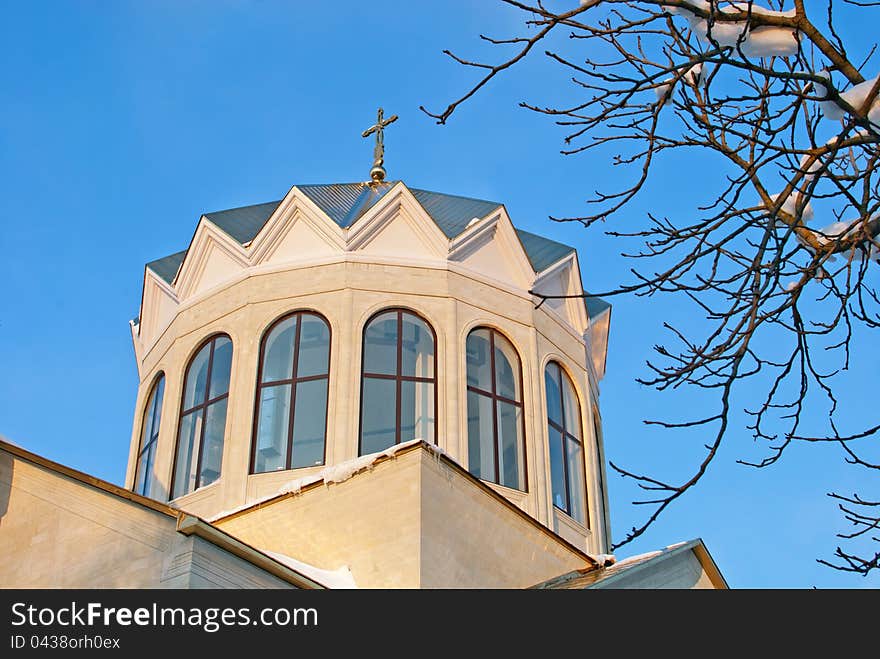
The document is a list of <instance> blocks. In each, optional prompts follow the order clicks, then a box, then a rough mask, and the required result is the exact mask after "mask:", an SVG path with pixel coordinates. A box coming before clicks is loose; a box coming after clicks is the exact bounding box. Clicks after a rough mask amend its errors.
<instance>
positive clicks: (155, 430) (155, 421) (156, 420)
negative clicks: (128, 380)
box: [131, 371, 165, 497]
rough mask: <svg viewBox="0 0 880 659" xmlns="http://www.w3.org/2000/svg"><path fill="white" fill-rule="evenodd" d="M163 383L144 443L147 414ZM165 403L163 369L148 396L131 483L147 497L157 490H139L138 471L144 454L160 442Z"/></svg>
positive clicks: (153, 465)
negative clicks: (160, 397) (148, 433)
mask: <svg viewBox="0 0 880 659" xmlns="http://www.w3.org/2000/svg"><path fill="white" fill-rule="evenodd" d="M160 384H161V385H162V400H161V401H160V402H159V404H158V405H156V406H155V407H153V414H152V418H151V419H150V422H151V423H150V438H149V440H148V441H147V442H146V443H144V439H146V437H145V433H146V431H147V414H149V413H150V406H151V405H152V403H153V401H154V398H155V396H156V390H157V388H158V387H159V385H160ZM164 403H165V373H164V372H163V371H159V373H158V374H157V375H156V377H155V378H154V379H153V384H152V386H151V387H150V395H149V396H147V404H146V405H145V406H144V413H143V415H141V428H140V436H141V439H140V442H139V443H138V454H137V461H136V462H135V465H134V482H133V483H132V485H131V491H132V492H134V493H135V494H140V495H141V496H145V497H154V496H155V492H153V493H150V494H147V493H146V492H144V491H141V492H138V484H137V479H138V473H139V472H140V468H141V464H142V461H143V459H144V454H145V453H147V452H148V451H149V450H150V449H151V448H153V447H154V446H156V445H157V444H158V442H159V425H160V424H161V422H162V405H164ZM155 460H156V456H155V452H154V453H153V464H152V467H153V468H155V466H156V465H155ZM148 482H149V481H148V479H147V478H144V485H145V486H146V485H147V483H148Z"/></svg>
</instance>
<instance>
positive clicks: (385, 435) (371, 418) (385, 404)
mask: <svg viewBox="0 0 880 659" xmlns="http://www.w3.org/2000/svg"><path fill="white" fill-rule="evenodd" d="M396 390H397V384H396V382H395V381H394V380H385V379H379V378H370V377H364V394H363V401H361V406H362V410H361V455H366V454H367V453H376V452H377V451H384V450H385V449H386V448H388V447H389V446H392V445H393V444H394V435H395V433H394V430H395V423H396V416H397V400H396V397H397V395H396Z"/></svg>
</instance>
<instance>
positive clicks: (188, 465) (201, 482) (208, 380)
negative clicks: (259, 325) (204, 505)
mask: <svg viewBox="0 0 880 659" xmlns="http://www.w3.org/2000/svg"><path fill="white" fill-rule="evenodd" d="M227 347H228V350H227ZM215 353H216V357H217V359H216V360H215ZM234 356H235V351H234V344H233V340H232V337H231V336H230V335H229V334H228V333H226V332H214V333H213V334H210V335H209V336H207V337H206V338H204V339H202V341H200V342H199V343H198V344H196V347H195V348H194V349H193V350H192V351H191V352H190V354H189V356H188V357H187V360H186V362H185V363H186V367H185V368H184V369H183V373H182V377H181V392H180V403H179V407H178V414H177V427H176V441H175V447H174V460H173V464H172V471H171V484H170V487H169V493H170V495H169V499H176V498H178V497H181V496H184V495H186V494H189V493H191V492H194V491H195V490H197V489H199V488H200V487H204V486H206V485H210V484H211V483H213V482H215V481H216V480H217V479H219V477H220V472H221V469H222V462H223V448H224V446H225V438H226V430H227V428H226V417H227V404H228V400H229V393H230V392H229V390H230V387H231V382H232V366H233V358H234ZM200 358H203V359H204V360H205V365H204V376H203V378H202V382H201V383H200V382H199V376H200V372H199V371H198V370H197V371H196V372H195V377H194V379H193V380H192V381H191V380H190V377H191V375H193V368H194V367H196V366H200V364H199V363H198V362H199V360H200ZM215 364H216V366H217V368H216V369H215ZM190 384H192V386H190ZM217 392H220V393H217ZM209 433H210V434H209ZM184 434H186V435H187V437H186V443H185V444H184V442H182V441H181V440H183V439H184ZM206 445H207V446H206ZM206 448H207V449H208V450H206ZM206 453H210V455H209V456H208V462H207V463H206V462H205V454H206ZM184 456H185V459H182V458H184Z"/></svg>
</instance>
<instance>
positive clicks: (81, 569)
mask: <svg viewBox="0 0 880 659" xmlns="http://www.w3.org/2000/svg"><path fill="white" fill-rule="evenodd" d="M0 556H3V560H2V561H0V587H3V588H290V587H291V585H290V584H289V583H287V582H285V581H282V580H281V579H278V578H276V577H274V576H272V575H270V574H267V573H266V572H264V571H263V570H261V569H259V568H257V567H255V566H254V565H252V564H250V563H248V562H247V561H244V560H242V559H240V558H238V557H236V556H233V555H231V554H229V553H228V552H226V551H224V550H222V549H220V548H218V547H216V546H214V545H212V544H211V543H209V542H207V541H205V540H203V539H201V538H198V537H195V536H189V537H188V536H185V535H183V534H181V533H178V532H177V531H176V517H174V516H170V515H168V514H163V513H161V512H158V511H155V510H151V509H149V508H146V507H144V506H142V505H139V504H137V503H134V502H132V501H128V500H126V499H122V498H120V497H118V496H114V495H112V494H110V493H108V492H105V491H102V490H100V489H97V488H94V487H90V486H88V485H86V484H83V483H81V482H79V481H76V480H74V479H71V478H68V477H66V476H63V475H60V474H58V473H56V472H53V471H51V470H49V469H47V468H45V467H42V466H40V465H36V464H33V463H31V462H28V461H26V460H22V459H19V458H17V457H16V456H13V455H12V454H10V453H8V452H6V451H4V450H3V449H2V448H0Z"/></svg>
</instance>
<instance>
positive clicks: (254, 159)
mask: <svg viewBox="0 0 880 659" xmlns="http://www.w3.org/2000/svg"><path fill="white" fill-rule="evenodd" d="M518 22H519V16H518V15H517V14H516V13H515V12H512V11H510V10H507V9H504V8H501V7H499V6H497V5H496V4H495V3H494V2H489V1H482V0H481V1H477V0H471V1H464V0H444V2H442V3H422V2H419V3H412V2H399V1H389V2H384V3H365V2H350V1H348V0H338V1H337V2H334V3H306V2H259V3H257V2H234V1H226V2H207V1H205V2H195V1H189V0H187V1H184V2H180V1H176V2H161V1H151V2H113V3H108V2H86V1H80V2H53V3H38V2H32V3H12V2H0V43H2V49H3V59H2V61H3V65H2V67H0V193H2V194H0V226H2V231H0V253H2V259H0V281H2V282H3V288H2V291H3V294H2V295H0V364H2V371H0V372H2V374H3V377H2V378H0V433H3V434H4V435H6V436H8V437H9V438H11V439H13V440H14V441H16V442H18V443H20V444H22V445H23V446H25V447H26V448H28V449H30V450H32V451H34V452H36V453H38V454H41V455H44V456H46V457H48V458H51V459H53V460H57V461H59V462H62V463H64V464H67V465H70V466H72V467H75V468H77V469H81V470H83V471H86V472H88V473H91V474H94V475H96V476H99V477H101V478H105V479H107V480H110V481H112V482H116V483H121V481H122V479H123V475H124V469H125V462H126V458H127V452H128V444H129V437H130V433H131V425H132V417H133V405H134V400H135V393H136V388H137V373H136V369H135V363H134V358H133V351H132V347H131V339H130V334H129V329H128V321H129V319H130V318H133V317H134V316H136V315H137V313H138V305H139V302H140V295H141V284H142V277H143V264H144V263H145V262H147V261H150V260H152V259H155V258H158V257H160V256H164V255H167V254H170V253H172V252H175V251H178V250H180V249H183V248H185V247H186V245H187V244H188V241H189V239H190V237H191V236H192V232H193V230H194V228H195V225H196V222H197V220H198V218H199V216H200V214H201V213H203V212H209V211H214V210H221V209H225V208H231V207H235V206H241V205H246V204H252V203H259V202H264V201H270V200H274V199H278V198H280V197H281V196H282V195H283V194H284V193H285V192H286V191H287V190H288V189H289V187H290V186H291V185H294V184H298V183H331V182H350V181H359V180H364V179H365V178H367V175H368V171H369V167H370V164H371V158H372V145H371V143H369V142H368V141H367V140H363V139H361V137H360V133H361V131H362V130H363V129H365V128H366V127H368V126H369V125H370V124H371V123H372V122H373V121H374V119H375V112H376V108H377V107H378V106H379V105H382V106H384V108H385V110H386V115H387V114H392V113H396V114H398V115H399V116H400V119H399V120H398V122H397V123H396V124H395V125H394V126H392V127H391V128H389V129H388V131H387V134H386V139H385V143H386V167H387V169H388V176H389V178H391V179H403V180H404V181H405V182H407V183H408V184H410V185H412V186H414V187H421V188H426V189H429V190H437V191H441V192H447V193H451V194H460V195H467V196H473V197H479V198H485V199H492V200H497V201H500V202H503V203H504V204H505V205H506V206H507V209H508V211H509V213H510V215H511V217H512V218H513V221H514V222H515V223H516V224H517V225H518V226H520V227H522V228H525V229H528V230H531V231H534V232H537V233H541V234H543V235H546V236H548V237H551V238H554V239H556V240H560V241H563V242H567V243H569V244H572V245H574V246H576V247H577V248H578V252H579V255H580V260H581V266H582V270H583V275H584V282H585V284H586V286H587V288H588V289H592V290H597V289H604V288H608V287H611V286H613V285H614V284H615V283H616V282H619V281H621V280H622V279H624V278H625V277H626V274H627V269H628V267H629V266H630V264H629V263H628V262H626V261H625V260H623V259H622V258H620V252H621V251H623V246H622V245H621V244H619V243H618V242H615V241H613V240H611V239H609V238H607V237H605V236H603V235H602V234H601V232H600V231H598V230H590V231H586V230H584V229H583V228H582V227H580V226H579V225H561V224H555V223H552V222H550V221H549V220H548V219H547V216H548V215H556V216H571V215H577V214H579V213H582V212H584V208H585V206H584V201H585V200H586V199H587V198H588V197H589V196H590V195H591V193H592V192H593V191H594V190H595V189H596V188H599V187H601V186H602V185H606V184H608V183H610V182H613V181H614V180H615V177H617V176H619V175H620V173H619V172H617V171H616V170H613V169H612V168H610V167H609V165H608V160H607V158H605V157H600V156H599V155H595V156H591V155H586V156H578V157H563V156H561V155H560V154H559V149H560V148H561V137H562V135H563V133H562V132H561V131H560V129H559V128H558V127H556V126H554V125H553V124H552V123H551V122H549V121H547V120H546V119H545V118H542V117H539V116H536V115H533V114H531V113H529V112H527V111H526V110H521V109H519V108H517V107H516V103H517V102H518V101H520V100H533V101H536V102H539V103H541V104H549V103H552V102H554V101H555V100H557V99H559V100H564V99H570V98H572V93H573V90H572V89H571V87H570V86H569V85H568V83H567V81H566V77H565V74H564V73H563V72H561V71H559V70H557V69H555V68H553V67H551V66H548V65H547V64H546V63H545V62H543V61H541V59H540V58H537V59H535V61H529V62H526V63H525V64H524V65H523V66H522V67H521V70H520V71H518V72H517V73H516V74H515V75H511V76H508V77H506V78H504V79H502V80H499V81H498V82H497V84H494V85H492V86H491V87H490V88H489V89H487V90H486V91H485V92H484V93H482V94H480V95H478V96H477V97H475V98H474V99H472V100H471V101H470V102H469V103H468V104H466V105H465V106H463V107H462V108H461V109H460V110H459V111H458V112H457V113H456V115H455V116H454V118H453V119H452V120H451V122H450V124H449V125H448V126H442V127H441V126H436V125H435V124H434V123H433V121H432V120H431V119H429V118H428V117H426V116H425V115H424V114H422V113H421V112H420V111H419V110H418V107H419V105H423V104H424V105H426V106H428V107H429V108H432V109H435V110H439V109H442V108H443V107H445V105H446V104H447V103H448V102H449V101H450V100H451V99H453V98H454V97H455V96H456V94H458V93H459V92H461V91H462V90H464V89H465V88H466V86H467V85H468V83H469V82H471V81H472V80H473V79H474V72H473V71H468V70H466V69H463V68H462V67H459V66H457V65H455V64H453V63H452V62H451V61H450V60H448V59H447V58H446V57H445V56H443V55H442V54H441V50H443V49H444V48H451V49H453V50H455V51H456V52H460V53H461V54H466V55H477V54H479V53H480V52H485V50H484V48H483V46H481V45H480V44H479V43H478V39H477V35H478V34H479V33H481V32H487V33H489V34H492V35H493V36H509V35H510V34H511V33H512V31H513V30H515V29H516V27H517V25H518ZM670 164H671V166H670V167H669V168H667V169H666V171H665V172H663V173H661V174H660V175H658V176H657V177H656V179H655V180H654V181H653V182H652V184H651V186H649V189H648V190H647V191H646V194H645V195H643V197H642V198H640V199H639V200H638V203H636V204H635V205H634V206H633V207H632V208H631V209H629V210H627V211H626V212H625V213H623V214H622V215H621V217H620V221H621V222H632V223H635V224H637V223H639V222H641V221H642V220H643V218H644V213H645V211H646V210H647V209H649V208H653V209H657V208H658V207H660V208H663V209H664V210H665V211H666V212H667V213H672V214H674V213H681V212H688V211H691V210H692V209H693V202H692V200H690V199H689V198H688V195H687V194H686V190H684V191H682V192H683V193H682V194H670V190H675V189H679V190H680V189H681V188H680V186H679V181H680V177H681V176H682V175H683V170H682V169H681V167H685V166H691V167H693V163H688V162H683V163H682V164H681V165H680V166H679V165H678V163H675V162H672V163H670ZM684 175H686V176H689V177H697V178H701V177H702V178H705V179H711V176H710V175H707V174H706V173H705V171H697V172H693V173H692V172H687V171H686V170H685V171H684ZM689 202H690V203H689ZM613 303H614V311H613V317H612V336H611V344H610V351H609V356H608V364H607V368H608V375H607V377H606V379H605V381H604V382H603V383H602V400H601V405H602V411H603V417H604V423H605V442H606V445H605V446H606V448H605V450H606V455H607V457H608V458H609V459H611V460H613V461H615V462H617V463H620V464H623V465H625V466H628V467H632V468H635V469H642V470H645V471H649V472H651V473H656V474H658V475H661V476H669V475H674V474H680V475H682V476H683V475H685V474H686V473H687V470H688V469H689V468H690V467H691V466H692V465H694V464H696V460H697V459H698V458H699V456H700V453H699V450H700V445H701V444H702V442H703V441H705V437H700V436H698V435H694V434H693V433H691V434H689V435H685V434H679V435H676V434H668V433H666V434H661V433H660V432H658V431H656V430H652V429H651V428H649V427H646V426H644V425H642V424H641V422H640V420H641V419H642V418H645V417H650V416H652V415H654V414H656V413H658V412H667V413H669V414H671V415H673V416H674V415H675V414H677V413H680V414H686V413H688V412H690V411H692V410H693V409H695V407H696V406H699V405H704V404H705V401H704V400H702V399H700V398H696V397H694V396H693V395H692V394H691V393H689V392H676V393H674V394H672V395H665V396H658V395H657V394H655V393H653V392H652V391H651V390H648V389H645V388H643V387H640V386H639V385H637V384H636V383H635V382H634V377H635V376H637V375H640V374H641V375H643V374H644V373H645V371H644V369H643V365H644V361H645V359H646V358H648V357H649V356H650V349H651V346H652V345H653V344H654V343H657V342H660V341H661V340H662V337H663V334H662V329H661V324H662V323H663V321H664V320H671V319H676V320H679V321H681V320H682V314H684V313H688V312H687V311H686V310H685V308H684V307H683V306H682V305H680V304H678V303H675V302H672V301H670V300H659V299H658V300H632V299H626V298H616V299H615V300H613ZM684 322H687V317H686V316H685V317H684ZM876 355H877V351H876V350H874V351H873V352H872V354H870V355H869V356H868V357H866V359H865V360H863V361H862V362H859V363H857V364H856V368H855V369H854V371H853V372H852V373H851V374H849V375H848V376H847V378H846V379H845V380H844V381H842V383H841V385H840V386H841V389H840V392H841V394H842V398H843V404H844V406H845V407H846V406H849V407H848V409H851V410H852V414H853V415H854V417H855V418H856V419H857V420H859V419H861V420H864V419H865V418H867V416H866V415H868V414H869V413H870V412H871V410H872V398H871V397H869V396H870V391H871V390H872V388H873V384H874V383H875V382H876V377H875V376H876V372H877V368H878V366H880V364H878V358H877V356H876ZM728 444H729V446H727V447H726V448H725V449H724V450H723V451H722V454H721V455H720V457H719V459H718V460H717V462H716V464H714V465H713V466H712V468H711V470H710V472H709V474H708V475H707V476H706V478H705V481H704V482H703V483H702V485H701V486H700V487H699V488H698V490H697V491H695V492H693V493H692V494H691V495H690V496H687V497H686V498H685V499H684V500H683V501H680V502H678V503H676V504H674V505H673V507H672V508H671V509H670V510H669V511H668V512H667V513H666V514H665V515H664V516H663V517H662V518H661V520H660V522H659V523H657V524H656V525H655V526H654V527H653V528H652V529H651V530H650V531H649V532H648V533H646V534H645V536H644V537H643V538H641V539H639V540H638V541H637V542H634V543H632V544H631V545H628V546H627V547H625V548H623V549H621V550H620V552H619V554H620V555H630V554H633V553H639V552H642V551H649V550H652V549H655V548H658V547H662V546H665V545H668V544H671V543H675V542H679V541H682V540H686V539H690V538H694V537H702V538H703V539H704V541H705V542H706V544H707V546H708V548H709V550H710V552H711V553H712V555H713V556H714V557H715V559H716V561H717V563H718V565H719V567H720V569H721V570H722V572H723V573H724V574H725V576H726V577H727V579H728V581H729V582H730V584H731V585H732V586H736V587H811V586H818V587H865V586H872V587H877V586H878V585H880V582H878V577H877V576H874V577H871V578H870V579H862V578H859V577H854V576H848V575H843V574H839V573H836V572H833V571H831V570H829V569H828V568H823V567H821V566H819V565H817V564H816V562H815V558H816V557H819V556H824V557H829V556H830V555H831V554H832V552H833V549H834V546H835V541H836V539H835V538H834V533H835V532H837V531H840V530H844V527H843V522H842V520H841V518H840V517H839V516H838V513H837V512H836V508H835V505H834V503H833V502H832V501H831V500H829V499H828V498H827V497H826V496H825V493H826V492H828V491H831V490H842V491H844V492H847V491H852V490H854V489H857V488H858V487H863V488H868V487H869V485H868V480H867V479H866V478H865V476H863V475H862V474H860V473H859V472H858V471H856V470H854V468H852V467H848V466H847V465H845V464H843V463H842V461H841V460H840V459H839V456H838V454H837V452H836V451H833V450H830V449H828V448H827V447H816V446H804V447H800V446H799V447H795V450H793V451H791V452H790V454H789V455H787V456H786V458H785V459H783V461H782V462H781V463H780V464H778V465H776V466H774V467H773V468H771V469H768V470H763V471H756V470H754V469H750V468H747V467H743V466H739V465H736V464H735V460H736V459H737V458H741V457H748V458H752V459H754V458H755V457H757V456H758V455H759V454H760V452H759V451H758V450H757V449H756V447H754V446H753V444H752V440H751V437H750V435H748V433H747V432H746V431H745V430H744V429H743V426H742V424H740V425H738V426H736V427H735V428H734V430H733V431H732V432H731V436H730V438H729V440H728ZM609 486H610V496H611V502H612V503H611V506H612V524H613V529H614V535H615V537H616V538H620V537H622V535H623V533H624V532H625V530H626V529H627V528H629V527H630V526H632V525H634V524H638V523H639V522H640V521H641V520H642V515H643V514H644V513H643V511H642V510H640V509H639V508H638V507H633V506H631V505H629V501H630V500H631V498H632V496H633V494H634V492H633V489H632V486H631V485H629V484H627V483H625V482H623V481H622V480H621V479H620V478H619V477H617V476H615V475H613V474H609Z"/></svg>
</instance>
